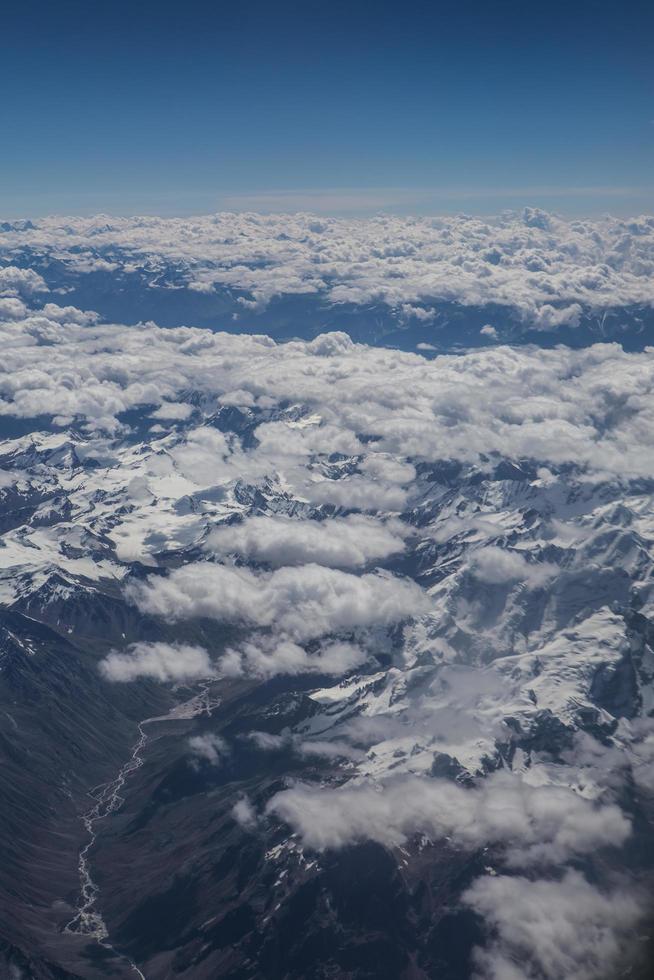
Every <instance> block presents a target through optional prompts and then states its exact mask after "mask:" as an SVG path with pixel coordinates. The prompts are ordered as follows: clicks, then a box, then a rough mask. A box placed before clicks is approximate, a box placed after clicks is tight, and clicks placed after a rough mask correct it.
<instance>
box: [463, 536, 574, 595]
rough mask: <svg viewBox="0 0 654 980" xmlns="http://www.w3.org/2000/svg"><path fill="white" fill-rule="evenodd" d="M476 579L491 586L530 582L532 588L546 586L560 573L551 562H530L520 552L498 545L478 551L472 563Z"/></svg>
mask: <svg viewBox="0 0 654 980" xmlns="http://www.w3.org/2000/svg"><path fill="white" fill-rule="evenodd" d="M471 569H472V573H473V575H474V576H475V578H477V579H479V581H480V582H487V583H488V584H490V585H504V584H506V583H509V582H518V581H519V582H528V583H529V584H530V585H532V586H539V585H545V584H546V583H547V582H550V581H551V580H552V579H553V578H554V576H555V575H557V574H558V573H559V569H558V567H557V566H556V565H553V564H550V563H549V562H530V561H527V559H526V558H525V557H524V555H521V554H520V552H518V551H506V550H505V549H504V548H500V547H498V546H497V545H489V546H487V547H486V548H481V549H480V550H479V551H477V552H476V553H475V554H474V556H473V558H472V561H471Z"/></svg>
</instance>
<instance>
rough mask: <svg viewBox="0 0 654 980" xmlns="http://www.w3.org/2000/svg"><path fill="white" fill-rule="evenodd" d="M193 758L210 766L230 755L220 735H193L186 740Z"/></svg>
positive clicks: (227, 746) (219, 762)
mask: <svg viewBox="0 0 654 980" xmlns="http://www.w3.org/2000/svg"><path fill="white" fill-rule="evenodd" d="M188 745H189V748H190V750H191V752H192V754H193V756H194V758H195V759H201V760H203V761H204V762H208V763H209V764H210V765H212V766H220V765H222V764H223V762H224V761H225V759H226V758H228V756H229V755H230V748H229V745H228V744H227V742H226V741H225V739H224V738H221V737H220V735H212V734H207V735H194V736H192V738H189V740H188Z"/></svg>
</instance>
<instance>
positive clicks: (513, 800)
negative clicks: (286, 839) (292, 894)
mask: <svg viewBox="0 0 654 980" xmlns="http://www.w3.org/2000/svg"><path fill="white" fill-rule="evenodd" d="M267 811H268V812H269V813H273V814H275V815H277V816H278V817H281V819H282V820H284V821H285V822H286V823H288V824H290V826H291V827H292V828H293V830H294V831H295V832H296V833H299V834H300V836H301V837H302V839H303V841H304V843H305V844H306V845H307V846H308V847H311V848H314V849H316V850H325V849H327V848H339V847H344V846H346V845H347V844H351V843H354V842H357V841H364V840H374V841H378V842H379V843H381V844H385V845H389V846H390V845H397V844H402V843H403V842H404V841H406V840H407V838H408V837H410V836H411V835H412V834H415V833H423V834H426V835H427V836H429V837H432V838H434V839H439V838H442V837H445V836H450V837H451V838H453V839H454V840H455V841H456V842H457V843H459V844H460V845H462V846H468V847H479V846H482V845H486V844H492V843H494V844H501V845H504V847H505V849H506V857H505V859H506V861H507V862H508V864H510V865H513V866H515V867H521V866H526V865H531V864H549V863H559V862H561V861H564V860H566V859H568V858H569V857H571V856H573V855H579V854H589V853H592V852H594V851H595V850H596V849H597V848H599V847H608V846H620V845H621V844H622V843H623V842H624V841H625V840H626V838H627V836H628V834H629V832H630V825H629V822H628V821H627V819H626V818H625V817H624V815H623V814H622V812H621V811H620V809H619V808H618V807H617V806H615V805H613V804H607V805H604V806H601V805H597V804H593V803H591V802H589V801H588V800H586V799H584V798H582V797H580V796H578V795H577V794H575V793H574V792H573V791H572V790H569V789H567V788H563V787H558V786H530V785H529V784H527V783H526V782H524V781H523V780H522V779H520V778H519V777H518V776H514V775H510V774H508V773H502V772H500V773H496V774H493V775H491V776H489V777H488V778H486V779H485V780H483V781H482V782H481V783H480V784H478V785H477V786H476V787H475V788H473V789H464V788H462V787H461V786H459V785H458V784H456V783H454V782H452V781H448V780H440V779H428V778H422V777H418V776H402V777H398V778H397V779H391V780H388V781H387V782H386V783H383V784H380V785H375V784H372V783H369V782H357V783H346V784H345V785H344V786H342V787H340V788H338V789H332V788H323V787H316V786H312V785H307V784H298V785H296V786H293V787H291V788H290V789H286V790H282V791H281V792H280V793H277V794H276V795H275V796H274V797H273V798H272V799H271V800H270V801H269V803H268V805H267Z"/></svg>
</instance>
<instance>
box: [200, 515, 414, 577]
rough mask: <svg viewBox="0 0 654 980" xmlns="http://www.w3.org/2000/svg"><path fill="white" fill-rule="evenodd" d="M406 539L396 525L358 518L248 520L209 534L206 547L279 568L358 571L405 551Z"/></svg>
mask: <svg viewBox="0 0 654 980" xmlns="http://www.w3.org/2000/svg"><path fill="white" fill-rule="evenodd" d="M405 533H406V529H405V528H404V527H403V526H402V525H401V524H400V522H399V521H395V522H388V523H385V522H383V521H380V520H375V519H373V518H366V517H360V516H351V517H346V518H335V519H333V520H326V521H314V520H304V521H298V520H290V519H288V518H285V517H267V516H251V517H247V518H246V519H245V520H244V521H242V522H241V523H240V524H231V525H227V526H225V527H220V528H217V529H216V530H215V531H212V532H211V533H210V534H209V537H208V538H207V541H206V544H205V547H206V548H208V549H209V550H211V551H215V552H217V553H218V554H223V555H225V554H239V555H243V556H245V557H247V558H253V559H254V560H255V561H263V562H267V563H269V564H271V565H277V566H279V565H304V564H307V563H311V562H315V563H316V564H318V565H327V566H330V567H333V568H359V567H361V566H363V565H366V564H368V563H369V562H370V561H373V560H380V559H384V558H388V557H389V556H390V555H393V554H397V553H398V552H401V551H403V550H404V534H405Z"/></svg>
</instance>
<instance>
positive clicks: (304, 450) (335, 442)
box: [255, 422, 363, 457]
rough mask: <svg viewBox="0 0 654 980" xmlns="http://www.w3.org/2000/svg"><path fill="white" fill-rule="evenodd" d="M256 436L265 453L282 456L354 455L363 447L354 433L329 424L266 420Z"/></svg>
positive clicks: (256, 432) (258, 428)
mask: <svg viewBox="0 0 654 980" xmlns="http://www.w3.org/2000/svg"><path fill="white" fill-rule="evenodd" d="M255 436H256V438H257V441H258V442H259V445H260V447H261V450H262V452H264V453H269V454H271V455H274V456H281V457H283V456H312V455H316V454H322V455H330V454H331V453H343V454H344V455H346V456H351V455H355V454H357V453H359V452H361V450H362V449H363V446H362V445H361V443H360V442H359V440H358V439H357V437H356V436H355V434H354V433H353V432H351V431H349V430H348V429H344V428H340V427H338V426H335V425H329V424H326V425H303V424H301V423H300V424H298V423H296V422H264V423H263V424H262V425H260V426H258V427H257V429H256V431H255Z"/></svg>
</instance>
